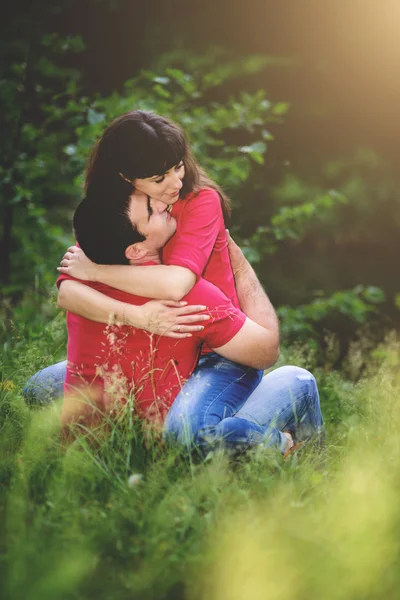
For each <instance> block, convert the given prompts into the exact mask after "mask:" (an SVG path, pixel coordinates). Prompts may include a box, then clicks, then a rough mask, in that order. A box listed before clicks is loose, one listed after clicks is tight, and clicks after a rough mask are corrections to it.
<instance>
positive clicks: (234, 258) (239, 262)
mask: <svg viewBox="0 0 400 600" xmlns="http://www.w3.org/2000/svg"><path fill="white" fill-rule="evenodd" d="M225 231H226V239H227V240H228V252H229V258H230V261H231V266H232V271H233V275H234V277H236V275H237V274H238V273H240V271H243V269H244V268H245V266H246V263H247V259H246V258H245V256H244V254H243V252H242V250H241V249H240V247H239V246H238V245H237V244H236V242H234V241H233V239H232V238H231V235H230V233H229V229H226V230H225Z"/></svg>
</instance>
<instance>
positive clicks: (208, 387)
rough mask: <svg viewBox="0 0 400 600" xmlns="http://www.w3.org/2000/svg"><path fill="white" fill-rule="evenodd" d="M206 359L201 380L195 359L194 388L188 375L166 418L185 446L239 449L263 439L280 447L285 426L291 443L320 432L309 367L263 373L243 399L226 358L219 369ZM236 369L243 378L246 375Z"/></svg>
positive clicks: (168, 429)
mask: <svg viewBox="0 0 400 600" xmlns="http://www.w3.org/2000/svg"><path fill="white" fill-rule="evenodd" d="M215 356H217V355H215ZM210 360H211V361H212V362H214V368H213V369H212V370H209V371H208V372H207V371H205V381H204V382H203V380H202V377H203V371H202V369H201V365H200V364H199V367H200V369H198V370H196V371H197V385H195V386H194V387H193V386H192V385H190V384H191V383H192V382H191V380H189V381H188V383H187V384H186V385H185V386H184V388H183V390H182V392H181V393H180V394H179V396H178V397H177V398H176V400H175V402H174V404H173V405H172V407H171V409H170V412H169V414H168V416H167V419H166V422H165V432H166V435H167V436H171V435H173V436H174V437H175V439H176V440H177V441H179V442H182V443H183V444H185V445H186V446H187V447H188V446H189V445H190V444H191V443H192V444H195V445H197V446H198V447H200V448H201V447H203V448H204V449H207V447H208V448H210V447H213V446H214V445H215V444H222V445H224V446H226V447H232V448H238V447H249V446H255V445H258V444H260V443H263V444H264V445H265V446H271V447H275V448H277V449H279V450H280V451H281V452H284V450H285V449H286V445H287V439H286V437H285V436H284V435H283V433H282V432H283V431H290V432H291V433H292V435H293V437H294V439H295V441H296V442H299V441H306V440H309V439H312V438H315V437H321V436H322V435H323V429H324V426H323V419H322V414H321V408H320V402H319V394H318V388H317V384H316V381H315V378H314V376H313V375H312V374H311V373H310V372H309V371H306V370H305V369H301V368H300V367H294V366H286V367H280V368H279V369H276V370H275V371H272V372H271V373H269V374H268V375H265V377H263V378H262V380H261V381H260V383H259V385H258V386H257V387H256V389H255V390H254V391H253V392H252V393H251V394H250V395H249V396H248V399H247V401H245V402H244V401H243V400H244V398H245V396H244V395H243V389H241V387H242V386H241V383H242V380H241V379H238V378H232V373H233V372H234V370H233V369H232V370H231V369H229V368H228V364H227V363H229V362H230V361H225V359H221V358H220V357H219V360H220V361H222V362H223V367H222V368H221V369H219V368H216V365H217V364H218V361H217V358H215V359H214V358H212V359H210ZM233 364H234V363H233ZM241 368H242V370H243V380H244V382H245V381H246V377H247V376H248V375H245V374H244V370H245V368H244V367H241ZM252 371H253V372H254V370H252ZM257 373H258V372H257ZM199 381H200V383H199ZM188 384H189V385H188ZM187 386H188V387H187ZM198 390H199V391H200V392H201V393H200V394H199V395H197V391H198ZM220 391H221V393H219V392H220ZM193 392H195V393H194V394H193ZM235 406H237V410H235Z"/></svg>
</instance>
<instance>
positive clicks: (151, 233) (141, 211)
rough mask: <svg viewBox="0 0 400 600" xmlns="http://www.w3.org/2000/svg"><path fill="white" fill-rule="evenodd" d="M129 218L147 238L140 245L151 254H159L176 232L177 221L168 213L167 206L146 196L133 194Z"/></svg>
mask: <svg viewBox="0 0 400 600" xmlns="http://www.w3.org/2000/svg"><path fill="white" fill-rule="evenodd" d="M129 218H130V220H131V223H132V225H134V226H135V227H136V229H137V230H138V231H139V233H141V234H142V235H144V236H146V239H145V240H144V242H140V243H141V245H142V247H144V248H146V250H148V251H149V252H158V251H159V250H160V249H161V248H162V247H163V246H165V244H166V243H167V242H168V240H169V239H170V238H171V237H172V236H173V235H174V233H175V231H176V219H174V217H172V216H171V215H170V213H169V212H168V210H167V205H166V204H164V202H162V201H159V200H153V199H151V200H150V199H149V198H148V197H147V196H145V195H144V194H137V193H135V194H133V196H132V199H131V202H130V205H129Z"/></svg>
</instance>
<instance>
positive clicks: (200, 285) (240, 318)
mask: <svg viewBox="0 0 400 600" xmlns="http://www.w3.org/2000/svg"><path fill="white" fill-rule="evenodd" d="M185 300H186V302H188V304H204V305H205V306H206V307H207V309H206V310H205V311H204V312H205V314H209V315H210V316H211V318H210V320H209V321H202V325H204V329H203V331H202V332H201V333H199V334H197V336H198V337H199V338H200V339H201V340H202V341H203V342H205V343H206V344H207V346H208V347H209V348H219V347H220V346H223V345H224V344H227V343H228V342H230V341H231V339H232V338H233V337H234V336H235V335H236V334H237V333H238V331H240V330H241V328H242V327H243V325H244V323H245V321H246V315H245V314H244V313H243V312H242V311H241V310H240V309H239V308H236V307H235V306H234V305H233V304H232V302H231V301H230V300H229V298H227V297H226V296H225V294H224V293H223V292H221V290H220V289H219V288H217V287H216V286H215V285H213V284H212V283H210V282H209V281H206V280H205V279H202V278H200V279H199V281H198V282H197V283H196V284H195V285H194V287H193V288H192V289H191V290H190V292H189V294H187V296H185Z"/></svg>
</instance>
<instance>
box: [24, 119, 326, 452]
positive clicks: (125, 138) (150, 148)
mask: <svg viewBox="0 0 400 600" xmlns="http://www.w3.org/2000/svg"><path fill="white" fill-rule="evenodd" d="M85 189H86V196H85V198H84V200H83V201H82V202H81V203H80V205H79V206H78V208H77V210H76V212H75V215H74V223H73V225H74V232H75V237H76V240H77V242H78V244H79V247H78V246H74V247H72V248H70V249H69V250H68V252H67V253H66V254H65V256H64V258H63V260H62V262H61V266H60V267H59V271H60V277H59V279H58V282H57V284H58V287H59V306H60V307H61V308H63V309H65V310H67V328H68V352H67V362H63V363H59V364H57V365H53V366H51V367H48V368H47V369H44V370H43V371H41V372H40V373H38V374H36V375H35V376H34V377H32V378H31V380H30V381H29V382H28V384H27V386H26V388H25V395H26V396H28V397H31V399H32V397H33V398H34V399H35V400H36V401H39V402H41V401H43V400H44V399H45V396H46V395H47V396H49V395H50V396H52V397H54V396H57V395H61V394H62V393H63V390H64V403H63V409H62V418H63V422H64V423H65V424H69V423H74V422H76V421H83V422H86V421H87V422H93V419H94V418H95V416H94V413H93V411H92V409H91V408H90V407H93V402H92V401H94V404H95V405H96V406H97V407H100V408H101V411H109V410H112V409H113V408H115V406H116V405H119V404H120V403H126V402H127V401H128V400H129V401H133V406H134V409H133V410H135V411H136V413H137V414H138V415H139V416H140V417H141V418H143V419H144V420H145V421H147V422H149V423H154V424H156V426H157V427H161V428H162V430H163V434H164V435H165V436H166V437H167V438H172V439H173V440H176V441H178V442H180V443H182V444H184V445H186V446H187V447H191V446H192V445H195V446H196V447H198V448H200V449H201V450H207V449H209V448H210V447H213V446H214V445H215V444H220V445H222V446H225V447H231V448H237V447H240V448H246V447H251V446H255V445H258V444H261V443H262V444H264V445H265V446H269V447H274V448H277V449H278V450H279V451H280V452H282V453H283V454H285V453H286V452H287V451H288V450H290V448H291V447H293V445H294V444H296V443H301V442H304V441H307V440H310V439H318V438H320V437H321V436H322V435H323V419H322V415H321V410H320V404H319V396H318V389H317V385H316V382H315V379H314V377H313V375H312V374H311V373H309V372H308V371H306V370H305V369H301V368H299V367H294V366H285V367H280V368H278V369H275V370H274V371H272V372H270V373H268V374H267V375H265V376H263V370H264V369H267V368H269V367H271V366H273V364H274V363H275V362H276V360H277V358H278V355H279V329H278V321H277V318H276V315H275V312H274V309H273V307H272V305H271V303H270V301H269V299H268V297H267V295H266V294H265V292H264V290H263V288H262V286H261V284H260V283H259V281H258V279H257V277H256V275H255V273H254V271H253V269H252V267H251V266H250V265H249V263H248V262H247V261H246V259H245V257H244V256H243V254H242V252H241V250H240V249H239V248H238V246H236V244H235V243H234V242H233V241H232V240H231V239H230V238H229V235H227V232H226V229H225V222H226V219H227V217H229V214H230V206H229V200H228V198H227V197H226V195H225V194H224V192H223V191H222V190H221V189H220V188H219V187H218V186H217V185H216V184H215V183H214V182H213V181H212V180H211V179H209V178H208V176H207V175H206V174H205V172H204V171H203V170H202V169H201V167H200V166H199V165H198V164H197V162H196V160H195V158H194V156H193V154H192V152H191V150H190V147H189V145H188V142H187V140H186V138H185V135H184V133H183V131H182V130H181V128H180V127H178V126H177V125H176V124H174V123H173V122H171V121H170V120H168V119H166V118H164V117H161V116H158V115H156V114H154V113H149V112H144V111H132V112H129V113H126V114H124V115H122V116H121V117H119V118H118V119H116V120H115V121H113V122H112V123H111V124H110V125H109V126H108V127H107V129H106V130H105V132H104V134H103V136H102V137H101V139H100V140H99V142H98V143H97V144H96V146H95V147H94V149H93V151H92V154H91V157H90V160H89V164H88V169H87V173H86V183H85ZM151 299H152V300H151ZM88 399H90V400H91V402H88V401H87V400H88ZM101 411H98V412H97V413H96V414H100V413H101Z"/></svg>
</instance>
